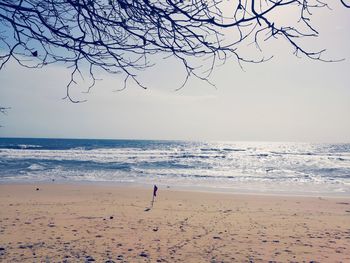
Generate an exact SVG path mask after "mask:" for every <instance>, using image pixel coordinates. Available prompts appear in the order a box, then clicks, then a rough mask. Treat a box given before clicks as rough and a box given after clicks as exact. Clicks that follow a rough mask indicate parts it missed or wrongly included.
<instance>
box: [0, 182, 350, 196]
mask: <svg viewBox="0 0 350 263" xmlns="http://www.w3.org/2000/svg"><path fill="white" fill-rule="evenodd" d="M154 184H156V185H157V186H158V187H160V188H162V189H168V190H172V191H183V192H194V193H196V192H198V193H214V194H229V195H231V194H232V195H253V196H282V197H283V196H285V197H294V196H295V197H327V198H350V193H349V192H331V191H324V192H317V191H313V192H311V191H305V190H304V191H303V190H299V191H286V190H285V189H283V190H280V191H277V190H275V188H274V189H268V190H267V189H266V188H259V186H261V184H256V185H254V186H255V189H251V188H248V189H244V188H243V189H242V188H240V189H239V188H237V187H236V188H234V187H221V186H213V187H208V186H202V185H200V186H195V185H170V184H167V183H163V182H161V183H159V182H157V181H156V180H155V182H154V183H149V182H118V181H77V180H75V181H68V180H67V181H56V180H55V181H53V180H45V181H31V182H28V181H12V182H11V181H3V182H1V181H0V186H2V185H61V186H65V185H76V186H80V185H81V186H101V187H103V186H107V187H109V186H113V187H132V188H142V189H151V188H152V187H153V185H154ZM249 185H250V186H251V184H249ZM274 187H276V185H275V186H274ZM257 189H259V190H260V191H259V190H257Z"/></svg>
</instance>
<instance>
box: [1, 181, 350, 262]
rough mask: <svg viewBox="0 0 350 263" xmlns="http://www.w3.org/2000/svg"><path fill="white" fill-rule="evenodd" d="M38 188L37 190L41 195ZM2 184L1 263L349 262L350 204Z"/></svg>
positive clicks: (349, 201)
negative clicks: (156, 194)
mask: <svg viewBox="0 0 350 263" xmlns="http://www.w3.org/2000/svg"><path fill="white" fill-rule="evenodd" d="M36 188H38V190H37V189H36ZM151 197H152V189H146V188H141V187H139V188H137V187H131V186H130V187H126V186H98V185H94V186H93V185H56V184H43V185H15V184H13V185H0V262H109V263H112V262H269V261H271V262H350V198H331V197H322V198H321V197H287V196H262V195H242V194H241V195H238V194H237V195H236V194H220V193H201V192H185V191H173V190H171V189H167V188H166V189H164V188H160V189H159V191H158V196H157V198H156V202H155V203H154V207H153V208H152V209H151V210H149V211H145V209H146V208H147V207H149V205H150V200H151Z"/></svg>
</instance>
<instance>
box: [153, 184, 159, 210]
mask: <svg viewBox="0 0 350 263" xmlns="http://www.w3.org/2000/svg"><path fill="white" fill-rule="evenodd" d="M157 191H158V187H157V186H156V185H154V186H153V196H152V207H153V203H154V198H155V197H156V196H157Z"/></svg>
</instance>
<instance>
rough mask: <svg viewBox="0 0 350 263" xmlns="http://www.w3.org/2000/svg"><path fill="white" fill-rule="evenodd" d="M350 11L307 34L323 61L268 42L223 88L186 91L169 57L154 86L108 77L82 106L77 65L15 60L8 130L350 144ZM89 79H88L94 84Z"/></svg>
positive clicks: (230, 65)
mask: <svg viewBox="0 0 350 263" xmlns="http://www.w3.org/2000/svg"><path fill="white" fill-rule="evenodd" d="M349 18H350V10H349V9H345V8H342V9H339V8H337V6H336V7H335V9H334V10H333V11H329V10H323V11H322V12H320V13H319V14H318V16H316V17H313V19H315V22H314V24H315V25H317V26H318V28H319V31H320V34H321V36H320V38H319V39H317V41H315V40H313V42H310V43H308V42H306V44H308V45H309V46H312V47H313V48H315V49H317V48H327V52H326V56H327V57H329V58H335V59H337V58H344V59H345V61H342V62H337V63H323V62H319V61H312V60H309V59H307V58H297V57H295V56H294V55H293V54H292V49H291V48H290V47H289V46H288V45H286V44H285V43H284V41H273V42H268V43H266V47H265V48H266V54H267V55H269V54H271V55H274V58H273V59H272V60H271V61H268V62H266V63H263V64H246V65H244V70H242V69H240V67H239V66H238V65H237V63H236V61H234V60H230V61H227V63H226V64H225V65H224V66H221V67H218V68H216V69H215V71H214V73H213V75H212V77H211V80H212V82H214V83H215V84H216V88H213V87H211V86H210V85H207V84H205V83H203V82H201V81H198V80H195V79H191V80H190V81H189V82H188V83H187V85H186V86H185V87H184V88H183V89H181V90H179V91H176V89H177V88H178V87H179V86H180V85H181V83H182V81H183V78H184V71H183V69H182V68H181V67H180V66H179V65H178V64H176V63H175V62H173V61H171V60H170V61H169V60H166V61H164V60H159V61H158V64H157V66H155V67H154V68H152V69H150V70H149V71H147V72H144V73H143V74H142V79H143V80H144V81H145V83H146V84H147V86H148V87H149V89H147V90H144V89H142V88H140V87H137V86H136V85H130V86H129V87H128V89H126V90H124V91H121V92H120V91H116V90H117V89H120V88H121V87H122V85H123V83H122V79H121V78H120V77H119V76H115V75H103V76H99V77H101V78H103V80H102V81H99V82H98V83H97V85H96V86H95V87H94V88H93V89H92V90H91V92H90V93H89V94H84V93H82V90H83V89H82V88H78V87H77V88H74V89H73V90H72V94H73V96H74V97H75V98H80V99H87V102H85V103H80V104H73V103H70V102H69V101H68V100H62V98H63V97H64V96H65V92H66V90H65V86H66V84H67V83H68V80H69V71H68V70H67V69H66V68H65V67H64V66H62V65H54V66H50V67H46V68H45V69H43V70H31V69H25V68H21V67H20V66H18V65H16V64H15V63H8V64H7V65H6V67H5V69H4V70H2V71H1V72H0V105H3V106H8V107H11V109H9V110H8V113H7V115H2V116H0V124H1V125H2V126H3V127H1V128H0V137H49V138H101V139H169V140H211V141H302V142H350V117H349V116H350V84H349V72H350V49H349V48H348V47H349V46H350V33H349V28H350V19H349ZM87 85H88V84H87V83H85V86H84V85H83V87H86V86H87Z"/></svg>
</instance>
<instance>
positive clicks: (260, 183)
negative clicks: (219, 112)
mask: <svg viewBox="0 0 350 263" xmlns="http://www.w3.org/2000/svg"><path fill="white" fill-rule="evenodd" d="M40 182H44V183H92V184H108V185H110V184H132V185H133V184H134V185H145V186H147V185H149V186H151V185H153V184H157V185H158V186H160V187H163V188H174V189H176V188H179V189H194V190H205V191H218V192H232V193H261V194H265V193H266V194H297V195H316V196H317V195H336V196H349V195H350V144H319V143H295V142H208V141H160V140H94V139H37V138H0V184H6V183H40Z"/></svg>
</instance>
